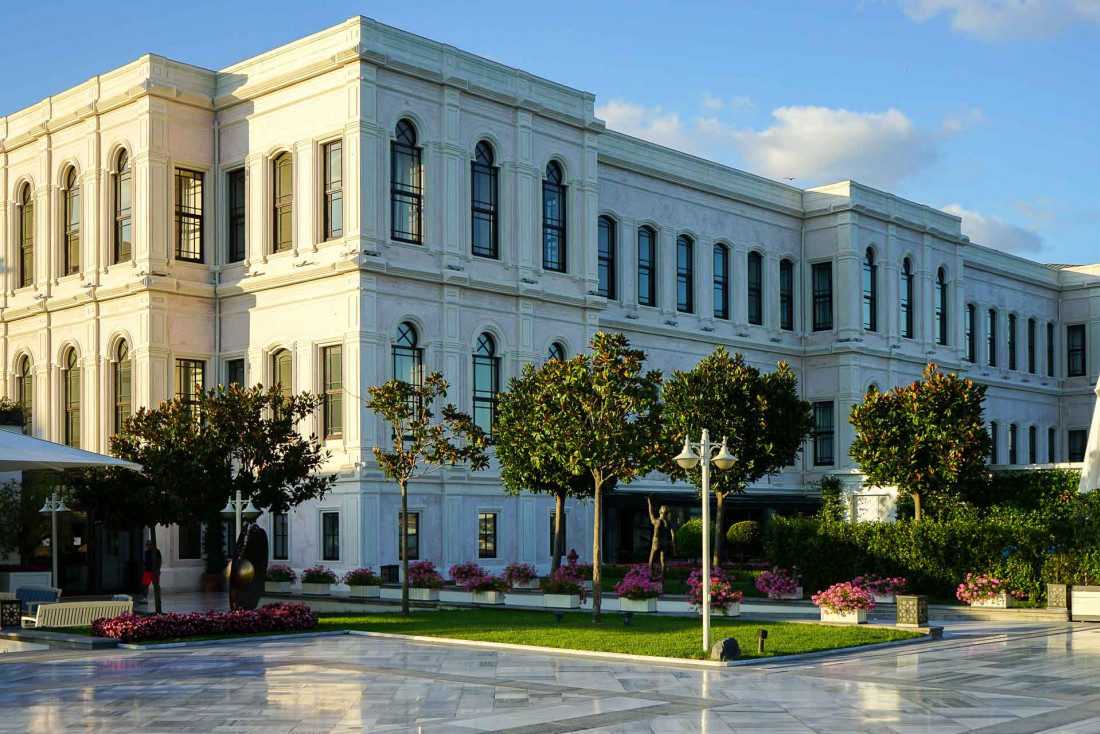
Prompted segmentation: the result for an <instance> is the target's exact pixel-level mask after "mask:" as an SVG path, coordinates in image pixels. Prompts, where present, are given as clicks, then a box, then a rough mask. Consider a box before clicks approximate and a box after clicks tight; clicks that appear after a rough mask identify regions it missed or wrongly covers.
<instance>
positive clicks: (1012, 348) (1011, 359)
mask: <svg viewBox="0 0 1100 734" xmlns="http://www.w3.org/2000/svg"><path fill="white" fill-rule="evenodd" d="M1007 346H1008V368H1009V369H1010V370H1014V369H1016V314H1014V313H1010V314H1009V315H1008V344H1007Z"/></svg>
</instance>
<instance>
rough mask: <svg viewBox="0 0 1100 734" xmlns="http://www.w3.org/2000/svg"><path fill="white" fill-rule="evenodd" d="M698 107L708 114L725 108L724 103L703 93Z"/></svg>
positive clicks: (707, 93) (709, 94)
mask: <svg viewBox="0 0 1100 734" xmlns="http://www.w3.org/2000/svg"><path fill="white" fill-rule="evenodd" d="M699 106H700V107H702V108H703V109H704V110H707V111H708V112H717V111H718V110H721V109H723V108H724V107H725V106H726V103H725V102H724V101H723V100H722V99H720V98H719V97H715V96H714V95H713V94H711V93H710V92H703V98H702V99H701V100H700V101H699Z"/></svg>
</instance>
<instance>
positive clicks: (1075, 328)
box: [1066, 324, 1087, 377]
mask: <svg viewBox="0 0 1100 734" xmlns="http://www.w3.org/2000/svg"><path fill="white" fill-rule="evenodd" d="M1086 372H1087V368H1086V364H1085V325H1084V324H1071V325H1069V326H1067V327H1066V377H1084V376H1085V374H1086Z"/></svg>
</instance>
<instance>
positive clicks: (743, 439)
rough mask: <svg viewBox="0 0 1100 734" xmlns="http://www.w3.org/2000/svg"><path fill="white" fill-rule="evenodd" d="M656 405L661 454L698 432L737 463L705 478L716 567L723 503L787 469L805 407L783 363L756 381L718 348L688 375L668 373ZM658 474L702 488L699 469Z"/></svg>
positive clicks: (805, 419)
mask: <svg viewBox="0 0 1100 734" xmlns="http://www.w3.org/2000/svg"><path fill="white" fill-rule="evenodd" d="M664 399H665V439H664V440H665V443H666V444H667V445H668V446H670V447H676V446H678V445H679V444H682V443H683V441H684V437H685V436H686V437H689V438H691V440H693V441H694V440H698V437H699V436H700V435H701V434H702V432H703V429H704V428H706V429H708V430H709V431H710V435H711V436H712V437H713V439H714V440H716V441H721V440H725V441H726V446H727V447H728V448H729V450H730V453H732V454H733V455H734V457H736V459H737V461H736V462H735V463H734V465H733V466H732V467H730V468H729V469H725V470H714V471H711V473H710V488H711V490H712V491H713V492H714V497H715V500H716V501H717V512H716V514H715V529H714V543H713V547H712V550H713V562H714V563H715V564H717V563H719V562H720V560H721V557H722V548H723V541H724V540H725V534H724V533H723V532H722V529H723V527H724V526H723V508H724V505H725V501H726V497H728V496H729V495H730V494H740V493H742V492H744V491H745V487H746V486H748V485H749V484H751V483H753V482H755V481H758V480H760V479H761V478H763V477H766V476H770V475H772V474H775V473H777V472H779V471H780V470H781V469H782V468H783V467H785V466H790V465H791V464H793V463H794V461H795V458H796V457H797V456H798V452H799V451H801V450H802V445H803V443H804V442H805V440H806V437H807V436H809V435H810V433H811V431H812V430H813V415H812V413H811V407H810V404H809V403H807V402H806V401H804V400H802V399H801V398H800V397H798V379H797V378H796V377H795V374H794V373H793V372H792V371H791V368H790V367H789V366H788V365H787V363H785V362H780V363H779V364H778V365H777V366H776V369H775V371H774V372H768V373H762V372H760V370H758V369H756V368H755V367H752V366H750V365H747V364H745V360H744V358H743V357H742V356H741V355H740V354H735V355H733V356H732V357H731V356H730V355H729V353H728V352H727V351H726V350H725V349H724V348H722V347H718V348H717V349H716V350H715V351H714V353H713V354H711V355H710V356H708V357H707V358H705V359H704V360H702V361H701V362H699V364H697V365H696V366H695V368H694V369H693V370H691V371H690V372H680V371H677V372H674V373H673V375H672V378H671V379H669V380H668V382H667V383H666V384H665V387H664ZM664 468H665V470H666V471H667V472H668V473H669V475H670V476H672V477H673V479H681V480H687V481H690V482H691V483H692V484H694V485H695V486H696V487H699V488H701V487H702V472H701V470H700V468H699V467H696V468H694V469H690V470H685V469H681V468H680V467H679V466H678V465H677V464H676V463H675V462H674V461H671V460H670V461H668V462H667V464H666V466H665V467H664Z"/></svg>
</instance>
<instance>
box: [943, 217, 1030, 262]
mask: <svg viewBox="0 0 1100 734" xmlns="http://www.w3.org/2000/svg"><path fill="white" fill-rule="evenodd" d="M943 210H944V211H945V212H947V213H948V214H954V215H955V216H957V217H960V218H961V219H962V232H963V234H965V235H966V236H967V237H969V238H970V241H971V242H974V243H975V244H979V245H984V246H985V247H992V248H994V249H997V250H1002V251H1004V252H1010V253H1012V254H1014V255H1024V254H1029V253H1036V252H1038V251H1039V250H1041V249H1043V238H1042V237H1041V236H1040V235H1039V233H1038V232H1036V231H1035V230H1033V229H1028V228H1026V227H1021V226H1019V225H1017V224H1012V223H1010V222H1006V221H1005V220H1003V219H1001V218H1000V217H995V216H992V215H986V214H980V213H978V212H975V211H970V210H969V209H963V208H962V206H960V205H959V204H948V205H947V206H945V207H943Z"/></svg>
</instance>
